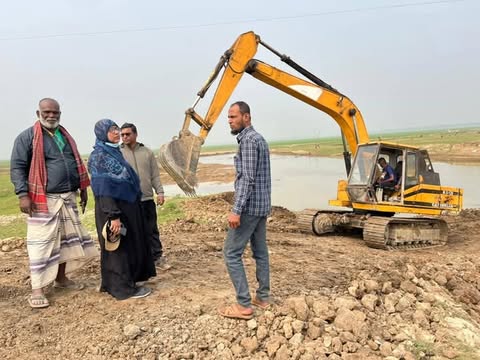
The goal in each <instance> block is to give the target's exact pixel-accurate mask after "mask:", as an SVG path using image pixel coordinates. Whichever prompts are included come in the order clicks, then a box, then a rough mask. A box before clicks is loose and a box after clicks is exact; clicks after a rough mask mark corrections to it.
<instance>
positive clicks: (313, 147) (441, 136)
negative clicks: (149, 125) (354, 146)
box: [202, 127, 480, 156]
mask: <svg viewBox="0 0 480 360" xmlns="http://www.w3.org/2000/svg"><path fill="white" fill-rule="evenodd" d="M479 139H480V128H478V127H475V128H463V129H459V130H456V131H448V130H433V131H432V130H424V131H410V132H407V131H405V132H395V133H382V134H373V135H370V140H371V141H377V140H378V141H380V140H381V141H387V142H393V143H399V144H405V145H414V146H418V147H423V146H426V145H432V144H433V145H441V144H452V145H454V144H465V143H472V142H478V141H479ZM269 145H270V149H271V150H272V152H294V153H308V154H309V155H313V156H337V155H338V156H339V155H341V154H342V153H343V145H342V140H341V138H340V137H339V136H338V137H329V138H318V139H301V140H288V141H270V142H269ZM235 150H236V145H234V144H233V145H218V146H215V145H212V146H204V147H202V153H215V152H228V151H235Z"/></svg>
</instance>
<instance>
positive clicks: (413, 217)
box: [159, 32, 463, 250]
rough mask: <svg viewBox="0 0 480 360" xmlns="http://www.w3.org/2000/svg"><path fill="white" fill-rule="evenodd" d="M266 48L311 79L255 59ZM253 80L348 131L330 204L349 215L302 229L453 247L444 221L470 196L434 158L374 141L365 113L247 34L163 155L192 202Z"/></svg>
mask: <svg viewBox="0 0 480 360" xmlns="http://www.w3.org/2000/svg"><path fill="white" fill-rule="evenodd" d="M259 45H262V46H263V47H265V48H266V49H268V50H269V51H271V52H272V53H274V54H275V55H277V56H278V57H279V58H280V60H281V61H283V62H284V63H286V64H287V65H289V66H290V67H291V68H293V69H294V70H296V71H297V72H299V73H300V74H301V75H303V76H304V77H305V78H306V79H303V78H300V77H297V76H294V75H292V74H289V73H287V72H285V71H282V70H280V69H277V68H275V67H272V66H270V65H268V64H266V63H264V62H261V61H259V60H256V59H254V58H253V57H254V56H255V54H256V52H257V48H258V46H259ZM220 73H222V76H221V79H220V81H219V83H218V87H217V89H216V92H215V94H214V97H213V99H212V102H211V104H210V106H209V108H208V110H207V113H206V115H205V116H203V117H202V116H200V115H199V114H198V113H197V112H196V111H195V106H196V105H197V104H198V103H199V101H200V99H202V98H203V97H204V96H205V93H206V92H207V90H208V89H209V88H210V86H211V85H212V83H213V82H214V81H215V79H217V77H218V76H219V74H220ZM245 73H248V74H250V75H252V76H253V77H254V78H256V79H258V80H260V81H262V82H264V83H266V84H268V85H271V86H273V87H275V88H277V89H279V90H281V91H283V92H285V93H287V94H289V95H291V96H293V97H295V98H297V99H299V100H301V101H303V102H304V103H306V104H308V105H310V106H313V107H315V108H317V109H319V110H320V111H323V112H325V113H327V114H328V115H330V116H331V117H332V118H333V120H335V122H336V123H337V124H338V125H339V127H340V130H341V135H342V136H341V137H342V142H343V149H344V151H343V156H344V162H345V169H346V175H347V180H339V182H338V190H337V198H336V199H335V200H330V201H329V204H330V205H332V206H335V207H342V209H341V210H338V211H337V210H319V209H307V210H304V211H302V212H300V213H299V214H298V225H299V227H300V229H301V230H303V231H306V232H309V233H313V234H316V235H321V234H324V233H327V232H333V231H341V230H342V229H353V228H357V229H362V230H363V239H364V241H365V242H366V244H367V245H368V246H370V247H374V248H379V249H386V250H391V249H411V248H422V247H432V246H438V245H443V244H445V243H446V242H447V238H448V226H447V223H446V222H445V221H444V220H443V219H442V218H441V217H440V215H446V214H457V213H458V212H460V211H461V209H462V205H463V190H462V189H460V188H457V187H448V186H442V185H440V176H439V174H438V173H437V172H435V171H434V169H433V165H432V163H431V161H430V158H429V156H428V153H427V151H426V150H422V149H419V148H417V147H414V146H409V145H401V144H397V143H391V142H383V141H373V142H372V141H370V139H369V136H368V132H367V129H366V126H365V123H364V121H363V117H362V114H361V113H360V111H359V109H358V108H357V107H356V106H355V104H354V103H353V102H352V101H351V100H350V99H349V98H348V97H347V96H345V95H343V94H342V93H341V92H339V91H338V90H336V89H334V88H333V87H332V86H330V85H329V84H327V83H326V82H324V81H322V80H321V79H319V78H318V77H316V76H315V75H313V74H312V73H310V72H309V71H307V70H306V69H304V68H303V67H301V66H300V65H299V64H297V63H296V62H295V61H293V60H292V59H291V58H290V57H288V56H286V55H282V54H281V53H279V52H278V51H276V50H275V49H273V48H272V47H271V46H269V45H268V44H266V43H265V42H263V41H262V40H261V39H260V36H258V35H257V34H255V33H253V32H247V33H244V34H242V35H240V36H239V37H238V38H237V40H236V41H235V43H234V44H233V45H232V46H231V47H230V48H229V49H228V50H227V51H226V52H225V53H224V54H223V55H222V56H221V58H220V61H219V62H218V64H217V66H216V67H215V69H214V71H213V72H212V74H211V75H210V77H209V78H208V80H207V82H206V84H205V85H204V87H203V88H202V89H201V90H200V91H199V92H198V93H197V98H196V100H195V102H194V104H193V106H192V107H191V108H189V109H187V111H186V112H185V120H184V123H183V127H182V129H181V131H180V133H179V136H178V137H174V138H173V140H172V141H171V142H169V143H167V144H164V145H162V147H161V148H160V153H159V161H160V163H161V164H162V166H163V168H164V169H165V170H166V171H167V172H168V173H169V174H170V175H171V176H172V178H173V179H174V180H175V181H176V182H177V184H178V185H179V187H180V188H181V189H182V190H183V191H184V192H185V193H186V194H187V195H195V187H196V186H197V177H196V170H197V165H198V161H199V156H200V148H201V146H202V145H203V143H204V140H205V139H206V137H207V136H208V133H209V131H210V130H211V129H212V126H213V125H214V124H215V122H216V121H217V119H218V117H219V115H220V112H221V111H222V109H223V108H224V106H225V104H226V102H227V101H228V99H229V98H230V96H231V95H232V93H233V91H234V89H235V88H236V86H237V84H238V82H239V81H240V79H241V78H242V76H243V75H244V74H245ZM192 120H193V121H194V122H195V123H196V124H198V125H199V126H200V130H199V134H198V135H194V134H193V133H192V132H191V131H190V124H191V122H192ZM352 156H353V159H352ZM382 158H383V160H385V161H383V160H382ZM352 160H353V161H352ZM379 160H380V163H382V162H383V165H384V167H385V166H386V165H388V166H390V167H391V169H392V170H393V169H395V176H394V178H395V180H394V181H390V182H386V184H383V185H379V183H381V182H382V181H381V180H379V179H380V178H381V177H382V176H383V175H384V174H385V171H382V168H381V167H380V166H379ZM387 173H388V172H387ZM390 173H391V171H390ZM344 208H349V209H346V210H344ZM339 209H340V208H339ZM393 215H395V216H393Z"/></svg>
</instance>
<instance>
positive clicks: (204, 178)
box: [161, 142, 480, 185]
mask: <svg viewBox="0 0 480 360" xmlns="http://www.w3.org/2000/svg"><path fill="white" fill-rule="evenodd" d="M422 148H424V149H426V150H428V153H429V154H430V158H431V160H432V162H433V163H434V166H435V163H438V162H444V163H449V164H455V165H467V166H478V165H480V142H470V143H463V144H427V145H426V146H423V147H422ZM270 151H271V153H272V154H277V155H287V156H292V155H293V156H317V157H331V158H342V154H341V153H335V154H331V155H329V156H325V155H321V154H319V153H318V152H313V151H309V150H304V149H290V150H289V149H286V148H276V147H275V146H273V147H272V148H271V150H270ZM234 153H235V150H234V149H233V148H232V149H226V150H214V151H205V152H202V154H201V157H209V156H217V155H226V154H232V155H233V154H234ZM197 177H198V180H199V182H219V183H229V182H232V181H233V180H234V178H235V171H234V168H233V160H232V164H231V165H223V164H202V163H201V162H200V163H199V165H198V168H197ZM161 178H162V182H163V184H165V185H171V184H174V183H175V182H174V181H173V179H172V178H171V177H170V176H169V175H168V174H166V173H165V171H161Z"/></svg>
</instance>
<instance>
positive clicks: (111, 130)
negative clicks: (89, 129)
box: [108, 125, 120, 132]
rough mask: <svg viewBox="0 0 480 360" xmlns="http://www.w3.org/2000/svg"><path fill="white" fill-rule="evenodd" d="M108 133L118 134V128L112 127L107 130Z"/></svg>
mask: <svg viewBox="0 0 480 360" xmlns="http://www.w3.org/2000/svg"><path fill="white" fill-rule="evenodd" d="M108 132H120V128H119V127H118V126H115V125H113V126H111V127H110V128H109V129H108Z"/></svg>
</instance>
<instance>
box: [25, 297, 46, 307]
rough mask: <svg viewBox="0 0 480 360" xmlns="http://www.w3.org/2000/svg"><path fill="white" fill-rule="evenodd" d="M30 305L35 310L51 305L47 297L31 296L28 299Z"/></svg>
mask: <svg viewBox="0 0 480 360" xmlns="http://www.w3.org/2000/svg"><path fill="white" fill-rule="evenodd" d="M28 304H29V305H30V306H31V307H32V308H33V309H40V308H46V307H48V306H49V305H50V303H49V302H48V299H47V298H46V297H45V295H30V297H29V298H28Z"/></svg>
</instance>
